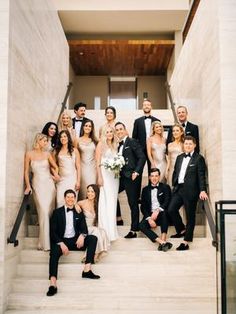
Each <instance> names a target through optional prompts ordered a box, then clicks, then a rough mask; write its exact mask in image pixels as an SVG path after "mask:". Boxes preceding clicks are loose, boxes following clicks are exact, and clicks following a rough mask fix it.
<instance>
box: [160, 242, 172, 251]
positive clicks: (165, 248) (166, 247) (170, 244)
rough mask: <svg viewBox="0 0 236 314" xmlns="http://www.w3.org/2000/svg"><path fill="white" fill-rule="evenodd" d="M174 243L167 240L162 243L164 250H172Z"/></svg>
mask: <svg viewBox="0 0 236 314" xmlns="http://www.w3.org/2000/svg"><path fill="white" fill-rule="evenodd" d="M172 246H173V244H172V243H170V242H166V243H163V244H162V251H163V252H167V251H168V250H170V249H171V248H172Z"/></svg>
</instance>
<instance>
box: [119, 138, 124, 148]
mask: <svg viewBox="0 0 236 314" xmlns="http://www.w3.org/2000/svg"><path fill="white" fill-rule="evenodd" d="M122 145H124V141H123V140H122V141H120V142H119V145H118V150H119V149H120V148H121V146H122Z"/></svg>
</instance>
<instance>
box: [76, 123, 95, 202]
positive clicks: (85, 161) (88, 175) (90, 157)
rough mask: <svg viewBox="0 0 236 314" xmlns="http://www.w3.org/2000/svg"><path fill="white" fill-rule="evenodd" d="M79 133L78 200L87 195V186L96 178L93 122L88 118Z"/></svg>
mask: <svg viewBox="0 0 236 314" xmlns="http://www.w3.org/2000/svg"><path fill="white" fill-rule="evenodd" d="M81 134H82V136H81V137H79V139H78V149H79V152H80V166H81V167H80V168H81V182H80V190H79V200H84V199H85V198H86V196H87V186H88V185H89V184H95V183H96V179H97V175H96V161H95V150H96V146H97V139H96V137H95V134H94V124H93V121H92V120H88V121H87V122H86V123H85V124H84V126H83V128H82V133H81Z"/></svg>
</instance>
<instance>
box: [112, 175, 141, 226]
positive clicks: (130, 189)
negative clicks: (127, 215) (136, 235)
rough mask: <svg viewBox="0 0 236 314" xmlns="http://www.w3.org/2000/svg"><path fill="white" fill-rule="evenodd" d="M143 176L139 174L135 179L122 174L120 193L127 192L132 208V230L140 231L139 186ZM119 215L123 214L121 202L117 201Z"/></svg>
mask: <svg viewBox="0 0 236 314" xmlns="http://www.w3.org/2000/svg"><path fill="white" fill-rule="evenodd" d="M141 180H142V178H141V176H140V175H139V176H138V177H137V178H136V179H135V180H134V181H132V180H131V179H130V178H126V177H124V176H122V177H121V178H120V186H119V193H120V192H122V191H124V190H125V192H126V195H127V198H128V203H129V207H130V210H131V230H132V231H139V206H138V199H139V195H140V191H139V186H140V182H141ZM117 216H121V210H120V202H119V200H118V201H117Z"/></svg>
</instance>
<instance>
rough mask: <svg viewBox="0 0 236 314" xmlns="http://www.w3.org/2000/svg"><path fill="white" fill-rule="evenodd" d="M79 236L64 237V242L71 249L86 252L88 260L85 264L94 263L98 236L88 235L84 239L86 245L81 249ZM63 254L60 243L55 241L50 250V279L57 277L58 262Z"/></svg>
mask: <svg viewBox="0 0 236 314" xmlns="http://www.w3.org/2000/svg"><path fill="white" fill-rule="evenodd" d="M77 239H78V238H76V237H74V238H64V239H63V242H64V243H65V245H66V246H67V247H68V249H69V250H70V251H85V250H86V249H87V253H86V260H85V264H90V263H91V264H92V263H94V255H95V251H96V246H97V240H98V239H97V237H96V236H94V235H87V236H86V237H85V239H84V246H83V247H82V248H80V249H78V248H77V246H76V241H77ZM61 256H62V250H61V247H60V245H57V244H55V243H53V244H52V245H51V252H50V260H49V279H50V278H51V277H52V276H53V277H56V278H57V273H58V262H59V258H60V257H61Z"/></svg>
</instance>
